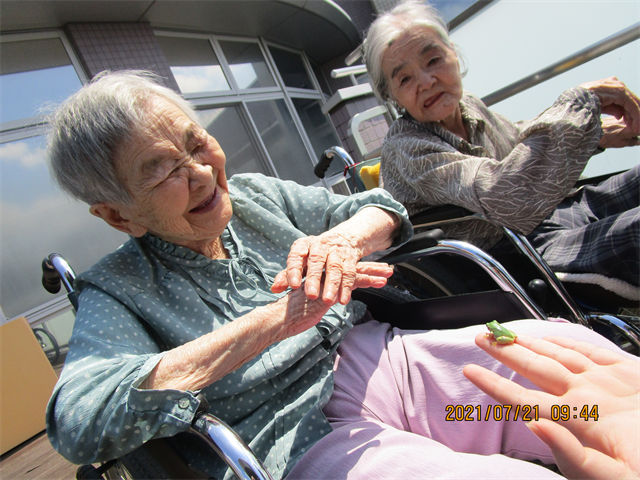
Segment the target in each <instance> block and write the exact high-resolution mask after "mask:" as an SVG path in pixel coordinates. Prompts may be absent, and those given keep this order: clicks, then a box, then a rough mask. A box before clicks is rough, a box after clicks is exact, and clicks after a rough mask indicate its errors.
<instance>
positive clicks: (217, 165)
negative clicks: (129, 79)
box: [116, 98, 232, 253]
mask: <svg viewBox="0 0 640 480" xmlns="http://www.w3.org/2000/svg"><path fill="white" fill-rule="evenodd" d="M148 112H149V123H148V125H147V126H146V128H144V129H143V131H141V132H140V133H139V134H138V135H136V136H135V137H134V139H133V141H131V142H129V143H128V144H126V145H125V146H124V147H123V148H122V149H120V151H119V152H118V155H117V158H118V159H119V160H118V162H117V166H116V167H117V172H118V176H119V177H120V178H121V179H123V181H124V183H125V186H126V188H127V190H128V191H129V193H130V194H131V196H132V198H133V204H132V205H130V206H125V207H120V208H121V215H122V216H123V217H126V218H127V219H128V220H129V221H130V222H131V225H130V227H131V228H132V230H133V234H134V235H135V236H141V235H143V234H144V233H146V232H147V231H148V232H150V233H153V234H154V235H156V236H158V237H160V238H162V239H164V240H167V241H170V242H173V243H175V244H178V245H183V246H185V247H188V248H191V249H192V250H194V251H196V252H198V253H203V252H204V251H206V246H207V245H210V244H211V243H212V242H214V241H216V240H217V239H218V237H219V236H220V235H221V233H222V232H223V230H224V228H225V227H226V225H227V223H228V222H229V219H230V218H231V213H232V207H231V202H230V200H229V190H228V187H227V179H226V176H225V171H224V166H225V155H224V152H223V151H222V149H221V148H220V145H219V144H218V142H217V141H216V140H215V139H214V138H213V137H212V136H210V135H209V134H208V133H207V132H206V131H205V130H204V129H202V128H201V127H199V126H198V125H196V124H195V123H193V122H192V121H191V120H190V119H189V117H187V116H186V115H185V114H184V113H183V112H182V110H180V109H179V108H178V107H176V106H175V105H174V104H173V103H171V102H168V101H166V100H164V99H161V98H154V99H152V100H150V101H149V105H148Z"/></svg>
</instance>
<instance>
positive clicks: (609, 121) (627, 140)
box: [599, 116, 640, 148]
mask: <svg viewBox="0 0 640 480" xmlns="http://www.w3.org/2000/svg"><path fill="white" fill-rule="evenodd" d="M602 131H603V135H602V138H601V139H600V143H599V145H600V147H602V148H623V147H634V146H636V145H640V137H638V135H634V133H633V132H632V131H631V130H630V129H629V128H628V127H627V125H626V124H625V123H624V119H619V118H616V117H613V116H611V117H605V118H603V119H602Z"/></svg>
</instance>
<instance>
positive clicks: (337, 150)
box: [313, 147, 355, 178]
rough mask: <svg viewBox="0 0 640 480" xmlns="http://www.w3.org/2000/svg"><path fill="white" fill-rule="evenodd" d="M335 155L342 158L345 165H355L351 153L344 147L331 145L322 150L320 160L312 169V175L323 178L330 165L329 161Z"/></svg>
mask: <svg viewBox="0 0 640 480" xmlns="http://www.w3.org/2000/svg"><path fill="white" fill-rule="evenodd" d="M336 156H338V157H339V158H340V159H342V161H343V162H344V164H345V166H346V167H349V166H351V165H355V162H354V161H353V159H352V158H351V155H349V154H348V153H347V152H346V151H345V149H344V148H342V147H331V148H328V149H327V150H325V151H324V152H322V156H321V157H320V160H319V161H318V163H317V164H316V166H315V167H314V169H313V173H314V175H315V176H316V177H318V178H324V175H325V173H327V170H328V169H329V167H330V166H331V162H332V161H333V159H334V157H336Z"/></svg>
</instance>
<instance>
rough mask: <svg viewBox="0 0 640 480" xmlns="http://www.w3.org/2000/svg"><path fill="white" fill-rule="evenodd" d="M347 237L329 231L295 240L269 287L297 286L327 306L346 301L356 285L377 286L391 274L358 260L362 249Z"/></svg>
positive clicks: (275, 289)
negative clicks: (281, 267)
mask: <svg viewBox="0 0 640 480" xmlns="http://www.w3.org/2000/svg"><path fill="white" fill-rule="evenodd" d="M353 243H354V242H352V241H350V240H349V239H348V238H347V237H345V236H343V235H341V234H339V233H334V232H331V231H328V232H326V233H324V234H322V235H319V236H309V237H304V238H300V239H298V240H296V241H295V242H294V243H293V245H292V246H291V251H290V252H289V257H288V258H287V268H286V270H283V271H282V272H280V273H279V274H278V275H277V276H276V278H275V281H274V283H273V286H272V287H271V290H272V291H273V292H274V293H280V292H283V291H284V290H286V289H287V288H288V287H291V288H293V289H297V288H300V286H301V285H302V284H303V282H302V279H303V278H305V277H306V280H305V282H304V292H305V294H306V296H307V297H308V298H310V299H312V300H314V299H316V298H320V297H321V298H322V300H323V301H324V302H325V303H326V304H327V305H333V304H335V303H336V302H340V303H342V304H343V305H346V304H347V303H349V300H350V299H351V292H352V291H353V290H354V289H355V288H367V287H374V288H380V287H382V286H384V285H385V284H386V279H387V278H389V277H390V276H391V275H392V274H393V269H392V268H391V267H390V266H389V265H386V264H382V263H374V262H360V258H361V257H362V254H363V252H362V250H360V249H359V248H357V247H356V246H354V245H353Z"/></svg>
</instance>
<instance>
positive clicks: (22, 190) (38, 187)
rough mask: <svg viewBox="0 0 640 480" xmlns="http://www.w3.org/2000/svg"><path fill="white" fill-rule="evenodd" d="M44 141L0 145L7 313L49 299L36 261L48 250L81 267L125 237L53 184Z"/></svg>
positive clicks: (0, 234)
mask: <svg viewBox="0 0 640 480" xmlns="http://www.w3.org/2000/svg"><path fill="white" fill-rule="evenodd" d="M45 141H46V139H45V137H44V136H36V137H28V138H24V139H21V140H14V141H10V142H6V143H3V144H2V145H0V162H1V168H2V175H1V183H0V187H1V188H0V201H1V202H2V203H1V204H0V209H1V211H2V229H1V231H0V244H1V245H2V248H1V249H0V265H1V270H2V275H1V276H0V304H1V305H2V309H3V311H4V313H5V315H6V316H7V317H8V318H12V317H15V316H17V315H20V314H22V313H24V312H26V311H27V310H30V309H33V308H34V307H37V306H38V305H41V304H43V303H45V302H49V301H51V300H52V298H53V297H52V295H51V294H49V293H47V292H46V291H45V290H44V289H43V288H42V285H41V283H40V279H41V275H42V271H41V270H40V262H41V261H42V259H43V258H44V257H46V256H47V255H48V254H49V253H52V252H59V253H61V254H62V255H63V256H65V257H66V258H67V260H68V261H69V262H70V264H71V265H72V267H73V268H74V269H75V270H76V271H78V272H81V271H83V270H86V269H87V268H88V267H89V266H91V265H92V264H93V263H95V262H96V261H98V260H99V259H100V258H101V257H102V256H104V255H105V254H106V253H108V252H110V251H112V250H114V249H115V248H116V247H118V245H120V244H121V243H123V242H124V241H126V239H127V236H126V235H125V234H123V233H120V232H118V231H116V230H115V229H113V228H111V227H109V226H108V225H107V224H106V223H104V222H103V221H102V220H99V219H97V218H96V217H93V216H92V215H91V214H90V213H89V209H88V207H87V206H86V205H85V204H83V203H80V202H77V201H74V200H71V199H69V198H68V197H67V196H66V195H65V194H63V193H62V192H61V191H60V190H59V189H57V188H56V187H55V186H54V185H53V183H52V181H51V178H50V175H49V171H48V169H47V165H46V153H45V149H46V146H45ZM62 293H64V292H61V294H62Z"/></svg>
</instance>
